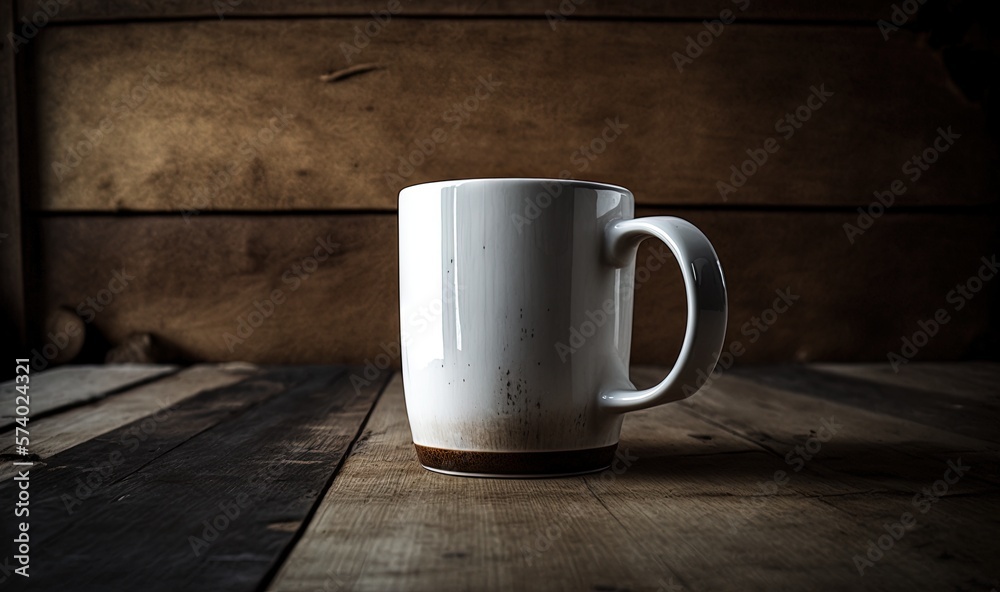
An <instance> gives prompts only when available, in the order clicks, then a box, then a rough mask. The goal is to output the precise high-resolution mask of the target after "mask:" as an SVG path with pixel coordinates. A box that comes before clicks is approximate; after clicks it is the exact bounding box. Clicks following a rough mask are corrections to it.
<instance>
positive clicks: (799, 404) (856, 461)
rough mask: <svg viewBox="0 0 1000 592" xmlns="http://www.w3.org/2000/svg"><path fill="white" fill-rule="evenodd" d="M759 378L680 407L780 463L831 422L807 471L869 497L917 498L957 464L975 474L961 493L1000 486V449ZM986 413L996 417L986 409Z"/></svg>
mask: <svg viewBox="0 0 1000 592" xmlns="http://www.w3.org/2000/svg"><path fill="white" fill-rule="evenodd" d="M754 372H755V370H754V369H746V370H741V371H739V372H738V373H737V372H734V373H730V374H727V375H725V376H724V377H723V378H721V379H719V380H716V381H714V382H713V383H712V390H711V393H710V395H711V396H709V394H706V395H705V396H698V397H692V398H691V399H688V400H686V401H684V402H682V403H678V407H679V408H680V409H684V410H685V411H688V412H690V413H692V414H694V415H695V416H697V417H699V418H701V419H704V420H705V421H708V422H710V423H713V425H716V426H718V427H720V428H723V429H725V430H727V431H729V432H730V433H732V434H733V435H736V436H738V437H741V438H743V439H745V440H746V441H748V442H752V443H754V444H755V445H757V446H760V447H763V448H765V449H767V450H769V451H771V452H773V453H775V454H777V455H778V456H779V457H782V458H783V457H784V456H785V455H786V454H787V453H788V452H789V451H790V450H792V449H793V447H795V446H801V445H803V443H804V442H806V441H807V440H808V439H809V438H810V437H812V436H813V435H815V434H814V432H815V431H818V430H819V428H820V426H821V425H822V423H823V420H824V419H827V420H829V419H830V418H833V420H834V421H833V424H835V425H837V426H838V427H837V433H836V434H835V436H836V437H835V438H834V439H833V441H832V443H831V444H830V445H829V446H827V445H825V444H824V445H823V447H822V450H823V451H824V454H823V459H822V462H821V463H810V464H809V467H810V469H811V470H812V471H814V472H817V473H818V474H820V475H823V476H826V477H833V478H835V479H837V480H839V481H841V482H843V483H848V484H852V485H854V486H856V487H864V486H865V485H864V482H863V481H867V483H868V485H867V486H868V488H869V489H876V490H885V489H886V488H888V489H889V490H891V491H897V492H909V493H917V492H918V491H919V489H913V487H914V486H913V484H914V483H918V484H919V483H921V482H922V481H921V479H920V477H921V475H929V474H933V473H935V472H936V471H938V470H939V468H940V467H942V466H943V465H944V464H945V463H946V462H947V461H948V460H952V459H954V458H956V457H962V458H964V459H966V460H967V461H970V462H973V464H975V465H976V468H977V470H976V471H975V474H974V475H973V476H972V477H970V478H969V479H967V480H966V481H965V482H964V484H963V492H964V493H970V492H977V493H979V492H982V491H983V488H984V484H987V486H986V487H987V489H989V490H992V489H995V487H996V485H998V484H1000V480H998V479H997V477H996V471H995V470H994V467H997V466H998V461H1000V458H998V456H997V446H996V445H995V444H993V443H992V442H990V441H989V440H988V439H982V438H976V437H974V435H972V434H965V433H956V432H954V431H952V430H949V429H948V428H947V427H946V426H935V425H927V424H924V423H919V422H915V421H912V420H910V419H906V418H904V417H898V416H897V415H898V414H890V415H887V414H884V413H881V412H879V411H877V410H869V409H864V408H860V407H856V406H851V405H850V404H849V403H848V402H837V401H836V400H835V399H826V398H823V399H821V398H816V397H813V396H811V394H810V392H811V391H810V390H807V389H803V390H801V391H789V390H783V389H775V388H771V387H768V386H765V385H762V384H761V382H762V380H763V379H756V378H755V379H753V380H748V379H746V378H745V376H753V374H754ZM644 374H645V376H644ZM637 376H638V377H640V378H642V379H641V380H640V382H637V385H643V384H647V385H648V384H651V383H652V382H653V379H654V378H655V377H662V376H663V371H662V370H660V371H645V372H643V371H642V370H639V371H638V373H637ZM800 384H801V383H800ZM808 386H812V385H808ZM831 388H832V387H831ZM898 401H906V402H905V403H900V402H897V404H898V405H900V406H901V407H902V406H907V407H919V406H921V405H922V404H926V402H925V401H920V400H908V399H904V398H900V399H899V400H898ZM983 413H984V415H987V416H991V414H992V416H995V414H996V412H995V410H989V409H986V410H984V411H983ZM814 445H815V444H814ZM796 463H797V461H796ZM797 464H801V463H797ZM941 470H943V469H941ZM859 480H861V481H859Z"/></svg>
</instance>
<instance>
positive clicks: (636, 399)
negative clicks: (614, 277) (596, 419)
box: [598, 216, 728, 413]
mask: <svg viewBox="0 0 1000 592" xmlns="http://www.w3.org/2000/svg"><path fill="white" fill-rule="evenodd" d="M651 236H652V237H656V238H658V239H660V240H662V241H663V242H664V243H666V245H667V247H669V248H670V252H672V253H673V254H674V257H676V258H677V262H678V263H679V264H680V267H681V274H682V275H683V276H684V290H685V292H686V293H687V306H688V315H687V329H686V331H685V333H684V344H683V345H682V346H681V352H680V355H678V356H677V363H676V364H674V367H673V369H672V370H671V371H670V373H669V374H667V377H666V378H664V379H663V380H662V381H661V382H660V383H659V384H657V385H656V386H654V387H652V388H648V389H645V390H622V389H613V390H608V391H605V392H602V393H601V394H600V399H599V401H598V404H599V406H600V407H601V408H603V409H605V410H608V411H612V412H616V413H625V412H627V411H637V410H639V409H647V408H649V407H653V406H655V405H662V404H664V403H669V402H671V401H677V400H680V399H683V398H685V397H689V396H691V395H693V394H694V393H695V392H697V391H698V389H699V388H700V386H701V385H698V384H697V380H698V374H699V371H701V372H704V376H709V375H711V373H712V371H713V370H714V369H715V364H716V362H718V361H719V354H720V352H721V351H722V348H723V345H724V342H725V338H726V320H727V316H728V313H727V310H728V304H727V300H726V280H725V278H723V276H722V265H721V264H720V263H719V257H718V255H716V254H715V249H714V248H712V243H710V242H708V238H706V237H705V235H704V234H703V233H702V232H701V231H700V230H698V228H697V227H695V225H694V224H691V223H690V222H688V221H687V220H682V219H681V218H674V217H672V216H650V217H647V218H636V219H632V220H616V221H614V222H611V223H610V224H608V226H607V228H606V229H605V236H604V239H605V242H604V255H605V258H606V259H607V262H608V263H610V264H611V265H614V266H615V267H625V266H626V265H629V264H630V263H631V262H632V259H633V257H634V255H635V252H636V249H637V248H638V246H639V243H640V242H642V241H643V240H644V239H646V238H649V237H651Z"/></svg>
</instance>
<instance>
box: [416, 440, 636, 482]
mask: <svg viewBox="0 0 1000 592" xmlns="http://www.w3.org/2000/svg"><path fill="white" fill-rule="evenodd" d="M414 446H415V447H416V449H417V458H418V459H420V464H421V465H423V467H424V468H425V469H427V470H429V471H433V472H435V473H442V474H444V475H454V476H459V477H497V478H506V479H530V478H542V477H569V476H572V475H584V474H587V473H596V472H598V471H603V470H604V469H607V468H608V467H610V466H611V461H613V460H614V458H615V451H616V450H617V449H618V444H617V443H616V444H612V445H611V446H602V447H600V448H585V449H582V450H558V451H544V452H481V451H476V450H448V449H444V448H433V447H430V446H421V445H420V444H414Z"/></svg>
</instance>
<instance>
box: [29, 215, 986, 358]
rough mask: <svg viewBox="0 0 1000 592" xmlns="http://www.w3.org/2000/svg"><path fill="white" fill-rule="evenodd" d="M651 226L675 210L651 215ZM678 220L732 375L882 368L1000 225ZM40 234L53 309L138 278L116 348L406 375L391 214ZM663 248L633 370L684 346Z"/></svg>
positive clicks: (960, 333) (970, 316)
mask: <svg viewBox="0 0 1000 592" xmlns="http://www.w3.org/2000/svg"><path fill="white" fill-rule="evenodd" d="M651 213H661V214H662V213H671V212H670V211H669V210H665V211H654V210H648V209H647V210H640V211H639V214H640V215H645V214H651ZM679 215H680V216H682V217H684V218H687V219H689V220H691V221H692V222H693V223H695V224H696V225H698V226H699V227H700V228H701V229H702V230H703V231H704V232H705V233H706V234H707V235H708V237H709V238H710V239H711V240H712V241H713V243H714V244H715V247H716V250H717V251H718V253H719V257H720V259H721V261H722V266H723V270H724V272H725V274H726V281H727V286H728V289H729V303H730V322H729V334H728V337H727V342H726V344H727V345H726V347H727V351H739V352H742V353H741V354H740V355H738V356H733V358H734V359H733V360H732V362H735V363H737V364H738V363H746V362H766V361H770V362H780V361H783V360H789V359H794V360H798V361H809V360H848V361H865V360H867V361H880V360H885V359H886V355H887V353H888V352H889V351H898V350H899V348H900V343H901V339H902V337H903V336H904V335H912V334H913V332H914V331H916V330H917V329H918V326H917V323H918V321H920V320H924V319H927V318H930V316H931V315H933V314H934V312H935V311H936V310H937V309H938V308H941V307H947V308H948V309H949V310H950V307H951V306H952V305H951V304H949V303H948V302H947V301H946V296H947V294H948V293H949V291H950V290H952V289H953V288H954V287H955V285H956V284H957V283H959V282H964V281H965V280H966V279H967V278H968V277H970V276H972V275H973V274H975V273H976V271H977V270H978V268H979V266H980V264H981V263H980V261H979V258H980V256H982V255H986V254H989V253H992V251H991V249H994V248H995V245H994V242H993V237H994V236H995V234H996V225H997V222H996V221H995V220H992V219H990V218H986V217H981V216H973V215H932V214H915V213H911V214H898V215H887V216H886V217H883V218H881V219H880V220H879V221H878V222H877V224H876V225H875V226H873V227H872V228H871V229H870V230H868V231H867V232H866V233H865V234H864V235H863V236H861V237H858V239H857V240H856V241H855V244H853V245H851V244H850V243H849V242H848V241H847V239H846V237H845V235H844V232H843V229H842V227H841V225H842V224H843V223H844V222H846V221H849V220H850V219H851V218H850V214H848V213H838V212H826V213H796V214H789V213H784V212H763V213H762V212H717V211H684V212H680V213H679ZM39 234H40V236H41V237H42V248H41V250H40V258H39V261H40V269H41V270H43V273H42V275H41V276H40V278H39V283H40V285H42V286H43V289H42V294H41V297H40V298H41V302H40V305H41V306H43V307H44V309H46V310H49V309H52V308H55V307H58V306H68V307H70V308H71V309H75V308H76V307H77V306H78V305H79V304H80V303H81V302H85V299H86V298H88V297H93V296H94V295H96V294H97V293H98V292H99V291H100V290H102V289H104V288H106V287H107V283H108V281H109V279H110V278H111V276H112V274H113V273H114V272H115V270H125V271H126V272H127V273H128V274H130V275H133V276H135V279H133V280H130V285H129V286H128V287H127V288H126V289H125V290H123V291H122V292H121V293H120V294H118V295H117V296H116V297H115V299H114V301H113V302H111V303H110V304H109V305H107V307H105V308H104V309H103V310H102V311H100V312H97V313H96V315H95V317H94V319H93V321H92V323H91V325H93V327H94V328H95V329H97V330H99V331H101V332H102V333H104V334H105V335H106V336H107V337H108V338H109V339H110V340H111V342H112V343H117V342H118V341H120V340H122V339H125V338H126V337H127V336H128V335H129V334H131V333H134V332H142V333H145V332H149V333H153V334H155V335H157V337H158V338H162V339H163V340H165V341H166V342H168V343H172V344H174V345H176V346H178V347H179V348H180V349H181V350H182V351H183V352H184V354H185V355H186V356H187V357H188V358H190V359H192V360H204V361H224V360H246V361H251V362H258V363H297V362H308V363H335V362H351V363H360V364H365V363H367V362H368V361H373V360H374V359H375V357H376V356H378V355H379V354H384V353H387V352H388V353H389V355H390V356H391V357H392V363H393V364H394V365H398V357H397V356H395V355H394V351H395V345H396V344H397V343H398V340H399V336H398V331H399V325H398V295H397V285H398V283H397V282H398V280H397V278H398V268H397V265H398V263H397V259H398V255H397V238H396V219H395V216H392V215H378V214H373V215H322V216H321V215H312V216H279V217H275V218H268V217H256V216H224V217H220V216H206V215H202V216H195V217H192V218H190V223H187V222H185V220H184V219H183V218H182V217H181V216H180V215H179V214H178V215H175V216H150V217H146V216H140V217H124V218H115V217H113V216H107V217H104V216H94V217H54V218H46V219H43V220H42V221H41V229H40V233H39ZM929 236H933V237H935V238H934V241H928V240H926V237H929ZM317 239H319V240H321V241H325V244H335V245H337V246H336V247H335V248H334V252H333V254H332V255H331V256H330V258H329V259H327V260H326V261H322V262H318V263H317V264H316V267H315V270H314V271H313V273H311V274H308V279H305V280H301V281H300V282H299V283H297V284H296V283H295V281H294V279H295V276H294V272H293V271H292V270H293V266H296V265H298V266H301V265H302V264H303V263H302V262H303V259H305V258H308V257H311V256H312V255H313V254H314V251H315V250H316V249H317V248H319V249H320V252H321V253H322V252H323V248H322V247H321V246H320V244H319V243H317ZM654 248H659V247H658V245H654V244H651V243H648V244H647V245H644V246H643V247H642V251H641V253H640V257H639V260H638V268H639V271H637V282H638V288H637V289H636V300H637V302H636V315H635V320H634V325H635V331H634V336H633V348H632V351H633V361H634V362H635V363H657V364H668V363H670V362H671V361H672V360H673V359H674V357H675V356H676V352H677V351H678V350H679V348H680V342H681V338H682V333H683V328H684V322H685V321H684V319H685V315H686V310H685V308H686V304H685V301H684V296H683V291H682V289H681V285H680V283H679V282H680V274H679V272H677V271H675V263H674V262H673V260H672V258H671V256H670V255H669V253H667V252H666V251H665V249H664V250H662V251H661V252H662V253H663V254H662V255H661V257H662V258H663V259H662V262H661V261H659V260H657V259H656V257H655V256H653V255H655V251H651V250H650V249H654ZM651 256H653V258H652V259H651V258H650V257H651ZM194 261H197V262H198V267H197V270H198V272H197V273H193V272H192V262H194ZM643 269H645V271H643ZM283 278H285V279H283ZM890 278H891V279H890ZM286 279H287V280H293V281H286ZM296 286H297V288H296V289H295V290H293V289H292V288H293V287H296ZM787 289H790V290H791V293H792V295H793V296H798V297H799V298H798V299H797V300H795V301H794V302H793V303H792V304H791V306H790V308H789V309H788V311H787V312H785V313H782V314H780V315H776V317H772V316H771V313H767V312H766V311H767V310H768V309H770V308H771V307H772V306H773V305H774V303H775V301H776V300H779V296H778V295H777V294H776V291H777V290H787ZM996 289H997V287H996V286H992V285H990V284H987V285H986V287H985V288H984V289H983V292H981V293H980V295H979V296H978V297H977V298H974V299H973V300H971V301H969V302H968V304H967V305H966V306H965V307H964V308H963V310H961V311H958V312H953V313H952V317H951V321H950V322H949V323H948V324H947V325H945V326H944V327H943V328H942V329H941V331H939V333H938V334H937V335H936V336H935V337H934V338H933V339H931V340H930V342H929V343H928V344H927V345H926V346H925V347H924V348H922V349H921V350H920V352H919V355H918V359H935V358H938V359H954V358H956V357H959V356H961V355H963V353H964V352H966V351H968V350H969V349H970V348H971V346H972V344H973V343H975V342H976V341H977V340H978V339H979V338H980V337H982V336H983V335H984V334H985V333H986V331H987V321H988V318H989V314H990V307H989V305H988V304H989V302H988V300H987V296H988V293H987V292H989V291H991V290H996ZM274 290H281V291H282V296H283V298H282V303H281V304H278V305H276V306H274V311H273V313H271V315H270V316H269V317H267V318H266V319H261V318H260V315H257V313H256V311H255V302H260V303H262V304H261V308H262V309H263V310H265V311H266V310H268V308H269V306H268V305H267V304H266V302H264V301H265V300H268V299H269V298H270V297H271V294H272V292H273V291H274ZM779 305H780V307H783V306H784V305H783V304H782V303H781V302H780V300H779ZM251 313H254V314H255V315H256V316H254V318H253V319H252V320H254V321H261V320H263V322H262V323H260V324H259V326H257V327H256V328H252V329H253V330H252V333H250V334H249V335H248V336H247V338H246V339H245V340H244V341H243V342H242V343H239V342H236V341H228V342H227V338H226V334H227V333H228V334H230V335H233V336H236V337H238V336H239V334H238V333H237V331H238V329H239V328H240V319H243V320H244V322H248V317H249V315H251ZM762 314H765V316H764V317H763V318H764V320H766V321H770V322H771V324H770V325H765V328H766V329H767V330H766V331H761V330H760V329H755V328H754V327H753V326H752V324H751V323H752V322H753V319H755V318H757V319H761V318H762ZM758 322H761V321H758ZM744 331H745V332H744ZM243 335H246V331H244V333H243ZM230 345H231V346H232V348H230ZM737 346H739V347H737ZM739 348H742V349H739Z"/></svg>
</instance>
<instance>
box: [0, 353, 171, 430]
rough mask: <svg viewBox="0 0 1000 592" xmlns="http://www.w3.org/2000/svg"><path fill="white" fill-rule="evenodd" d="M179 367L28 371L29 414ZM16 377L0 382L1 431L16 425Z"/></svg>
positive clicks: (97, 395) (46, 412)
mask: <svg viewBox="0 0 1000 592" xmlns="http://www.w3.org/2000/svg"><path fill="white" fill-rule="evenodd" d="M176 371H177V367H176V366H168V365H146V364H127V365H121V366H64V367H61V368H55V369H53V370H48V371H46V372H41V373H29V374H28V396H29V397H31V399H30V401H29V402H30V408H31V413H30V417H32V418H38V417H41V416H45V415H49V414H51V413H53V412H56V411H58V410H60V409H65V408H68V407H74V406H78V405H81V404H83V403H88V402H91V401H95V400H98V399H102V398H104V397H107V396H108V395H111V394H115V393H118V392H121V391H122V390H125V389H129V388H133V387H135V386H138V385H140V384H143V383H145V382H148V381H150V380H155V379H157V378H159V377H162V376H164V375H167V374H170V373H172V372H176ZM19 384H23V383H18V382H16V381H14V380H12V381H10V382H5V383H3V384H2V385H0V430H7V429H10V428H11V426H13V425H14V417H15V415H14V407H15V399H16V398H17V397H19V396H21V393H20V392H18V391H17V390H16V389H17V386H18V385H19Z"/></svg>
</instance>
